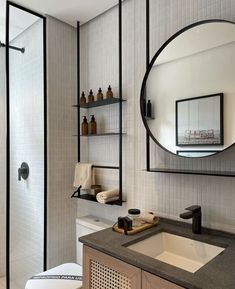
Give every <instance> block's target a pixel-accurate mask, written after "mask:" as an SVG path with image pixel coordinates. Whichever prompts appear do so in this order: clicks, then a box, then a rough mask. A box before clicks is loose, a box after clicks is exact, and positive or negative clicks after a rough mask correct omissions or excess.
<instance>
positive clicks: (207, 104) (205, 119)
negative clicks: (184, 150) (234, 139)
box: [175, 93, 224, 146]
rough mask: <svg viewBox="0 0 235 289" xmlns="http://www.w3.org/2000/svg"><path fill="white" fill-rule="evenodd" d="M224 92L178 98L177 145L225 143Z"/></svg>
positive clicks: (216, 144) (215, 144)
mask: <svg viewBox="0 0 235 289" xmlns="http://www.w3.org/2000/svg"><path fill="white" fill-rule="evenodd" d="M223 98H224V95H223V93H217V94H211V95H205V96H199V97H193V98H185V99H180V100H176V126H175V127H176V145H177V146H218V145H223V144H224V132H223Z"/></svg>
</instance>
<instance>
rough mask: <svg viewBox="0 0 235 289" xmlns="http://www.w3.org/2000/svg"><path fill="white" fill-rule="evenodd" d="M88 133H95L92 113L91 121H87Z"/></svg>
mask: <svg viewBox="0 0 235 289" xmlns="http://www.w3.org/2000/svg"><path fill="white" fill-rule="evenodd" d="M89 134H96V121H95V117H94V115H93V114H92V115H91V121H90V122H89Z"/></svg>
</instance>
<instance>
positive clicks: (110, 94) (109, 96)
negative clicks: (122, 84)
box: [106, 85, 113, 98]
mask: <svg viewBox="0 0 235 289" xmlns="http://www.w3.org/2000/svg"><path fill="white" fill-rule="evenodd" d="M112 97H113V92H112V88H111V86H110V85H109V87H108V90H107V92H106V98H112Z"/></svg>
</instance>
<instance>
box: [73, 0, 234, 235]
mask: <svg viewBox="0 0 235 289" xmlns="http://www.w3.org/2000/svg"><path fill="white" fill-rule="evenodd" d="M150 5H151V9H150V17H151V21H150V22H151V23H150V26H151V32H150V35H151V45H150V47H151V55H153V54H154V53H155V52H156V51H157V49H158V48H159V47H160V46H161V45H162V44H163V43H164V42H165V41H166V40H167V39H168V38H169V37H170V36H171V35H172V34H173V33H175V32H176V31H177V30H179V29H180V28H182V27H184V26H186V25H188V24H191V23H193V22H196V21H199V20H202V19H209V18H221V19H227V20H232V21H234V20H235V3H234V1H232V0H151V1H150ZM117 35H118V34H117V7H116V8H113V9H112V10H110V11H108V12H106V13H104V14H103V15H101V16H99V17H97V18H95V19H94V20H92V21H90V22H89V23H87V24H85V25H83V26H82V28H81V42H82V43H81V45H82V47H81V55H82V57H81V59H82V69H81V79H82V89H83V90H85V91H86V92H87V91H88V90H89V88H93V89H94V90H95V89H97V88H98V87H99V86H101V87H104V88H105V87H106V86H107V84H109V83H110V84H111V85H112V86H113V87H114V90H115V88H116V93H118V92H117V88H118V73H117V64H118V48H117ZM145 55H146V54H145V1H143V0H126V1H125V2H124V5H123V92H124V97H126V98H127V100H128V102H127V108H126V109H127V117H126V130H127V136H126V145H125V147H124V155H125V159H124V171H125V192H126V195H127V203H125V204H124V206H123V207H122V208H119V207H112V206H107V205H106V206H104V205H100V204H95V203H90V202H87V201H82V200H80V201H78V209H77V215H78V216H80V215H84V214H89V213H91V212H92V213H93V214H96V215H98V216H103V217H106V218H110V219H112V220H115V219H116V218H117V216H118V215H121V214H122V215H124V214H126V210H127V208H130V207H139V208H141V209H142V210H154V211H156V212H158V213H159V214H160V215H161V216H167V217H170V218H174V219H178V216H179V214H180V212H182V211H183V210H184V208H185V207H186V206H188V205H191V204H196V203H197V204H199V205H201V206H202V210H203V224H204V225H205V226H208V227H212V228H217V229H221V230H225V231H230V232H235V210H234V208H235V192H234V185H235V179H234V178H223V177H212V176H193V175H191V176H190V175H173V174H158V173H147V172H145V171H144V169H145V134H146V132H145V129H144V126H143V123H142V120H141V116H140V109H139V96H140V87H141V84H142V79H143V76H144V73H145V61H146V59H145ZM100 142H101V141H100ZM96 144H97V145H96ZM98 144H99V145H100V143H99V141H97V142H95V143H94V144H93V145H92V144H90V146H89V150H88V151H86V152H85V153H84V159H85V158H87V157H89V161H91V162H92V161H93V160H94V158H95V160H97V161H98V160H99V161H100V163H101V161H102V160H104V162H106V161H107V159H106V156H105V155H101V154H99V153H98V151H99V150H100V148H98ZM101 145H102V148H101V150H102V152H107V151H110V152H112V153H111V154H112V157H113V158H115V155H116V153H117V151H116V147H115V145H114V149H112V148H110V147H111V145H113V144H112V143H111V141H110V139H108V138H106V139H104V140H103V141H102V143H101ZM151 150H152V154H151V164H152V166H157V165H162V166H166V167H167V166H168V167H169V166H170V167H172V168H181V167H186V168H192V169H215V170H216V169H217V170H234V168H235V158H234V156H235V150H230V151H227V152H225V153H223V154H220V155H218V156H215V157H213V158H211V159H208V160H203V161H202V160H180V161H179V160H178V159H176V157H174V156H170V155H169V154H167V153H166V152H164V151H163V150H162V149H160V148H159V147H157V145H155V144H154V143H152V142H151ZM97 154H99V156H97ZM102 157H104V158H103V159H102ZM111 160H112V161H113V159H111V158H109V160H108V162H109V161H111ZM100 174H103V175H104V178H105V177H106V178H107V181H108V178H109V177H108V174H107V172H106V171H104V170H100ZM114 208H115V209H114Z"/></svg>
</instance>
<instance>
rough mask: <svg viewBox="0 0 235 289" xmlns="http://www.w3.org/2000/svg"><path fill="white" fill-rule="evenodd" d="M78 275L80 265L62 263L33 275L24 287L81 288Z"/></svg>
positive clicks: (80, 270)
mask: <svg viewBox="0 0 235 289" xmlns="http://www.w3.org/2000/svg"><path fill="white" fill-rule="evenodd" d="M50 276H51V278H52V279H50ZM80 276H82V267H81V266H80V265H78V264H75V263H67V264H62V265H60V266H58V267H55V268H52V269H50V270H48V271H45V272H43V273H40V274H38V275H36V276H33V277H32V279H30V280H28V282H27V283H26V286H25V289H79V288H82V281H80V279H81V278H80ZM40 278H46V279H40ZM57 278H58V279H57Z"/></svg>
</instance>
